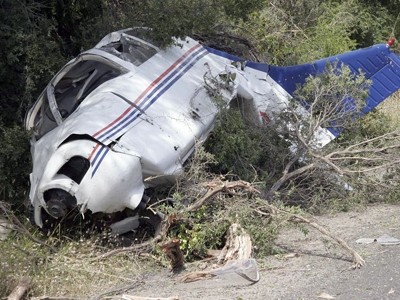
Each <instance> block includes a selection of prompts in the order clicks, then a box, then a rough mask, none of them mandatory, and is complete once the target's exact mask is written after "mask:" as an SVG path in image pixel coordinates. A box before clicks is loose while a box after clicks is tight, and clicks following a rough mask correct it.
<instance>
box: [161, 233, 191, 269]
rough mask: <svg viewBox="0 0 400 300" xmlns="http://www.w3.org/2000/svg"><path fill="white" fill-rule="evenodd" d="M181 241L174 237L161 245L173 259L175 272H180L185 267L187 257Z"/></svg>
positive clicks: (172, 263)
mask: <svg viewBox="0 0 400 300" xmlns="http://www.w3.org/2000/svg"><path fill="white" fill-rule="evenodd" d="M180 245H181V242H180V240H178V239H173V240H170V241H168V242H166V243H165V244H163V245H161V249H162V251H163V252H164V253H165V255H166V256H167V257H168V258H169V260H170V261H171V271H172V272H173V273H177V272H180V271H182V270H183V269H184V267H185V266H184V264H185V259H184V257H183V253H182V251H181V249H180Z"/></svg>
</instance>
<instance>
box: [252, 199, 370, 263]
mask: <svg viewBox="0 0 400 300" xmlns="http://www.w3.org/2000/svg"><path fill="white" fill-rule="evenodd" d="M266 206H267V207H268V208H269V209H270V210H271V212H273V213H283V214H286V215H288V216H289V217H290V218H289V221H292V222H297V223H299V222H300V223H305V224H308V225H310V226H311V227H313V228H315V229H316V230H318V231H319V232H321V233H322V234H324V235H326V236H328V237H330V238H331V239H333V240H335V241H336V242H337V243H338V244H339V245H340V246H342V247H343V248H344V249H345V250H347V251H348V252H350V254H351V255H352V258H353V264H354V268H360V267H362V266H364V265H365V260H364V259H363V258H362V257H361V256H360V255H359V254H358V253H357V252H356V251H355V250H354V249H353V248H351V247H350V246H349V245H348V244H347V243H346V241H345V240H343V239H342V238H340V237H338V236H336V235H335V234H333V233H332V232H330V231H329V230H328V229H326V228H324V227H323V226H322V225H320V224H318V223H317V222H314V221H311V220H309V219H307V218H305V217H303V216H300V215H298V214H293V213H291V212H288V211H285V210H283V209H279V208H277V207H275V206H273V205H270V204H266ZM255 211H256V212H257V213H259V214H261V215H267V214H266V213H265V212H262V211H260V210H255ZM268 216H269V214H268Z"/></svg>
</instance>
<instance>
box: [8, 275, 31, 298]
mask: <svg viewBox="0 0 400 300" xmlns="http://www.w3.org/2000/svg"><path fill="white" fill-rule="evenodd" d="M30 287H31V279H30V278H28V277H23V278H22V279H21V280H20V281H19V283H18V285H17V286H16V287H15V288H14V289H13V291H12V292H11V294H10V295H9V296H8V298H7V300H20V299H21V298H22V296H23V295H24V294H25V293H26V291H27V290H29V289H30Z"/></svg>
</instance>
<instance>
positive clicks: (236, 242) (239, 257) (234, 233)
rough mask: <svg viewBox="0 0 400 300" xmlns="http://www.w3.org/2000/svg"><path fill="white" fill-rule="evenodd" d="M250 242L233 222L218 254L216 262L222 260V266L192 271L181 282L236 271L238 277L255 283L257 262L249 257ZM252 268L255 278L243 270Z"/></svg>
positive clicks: (258, 276) (248, 237) (257, 277)
mask: <svg viewBox="0 0 400 300" xmlns="http://www.w3.org/2000/svg"><path fill="white" fill-rule="evenodd" d="M251 252H252V243H251V239H250V236H249V235H248V234H247V233H246V232H245V231H244V230H243V229H242V228H241V227H240V225H239V224H237V223H233V224H232V225H231V226H230V227H229V230H228V237H227V241H226V243H225V246H224V249H223V250H222V251H221V253H220V255H219V256H218V262H224V266H222V267H219V268H215V269H211V270H207V271H200V272H192V273H189V274H186V275H184V276H183V277H182V278H181V281H183V282H186V283H187V282H193V281H198V280H204V279H210V278H213V277H215V276H217V275H222V274H227V273H236V274H237V275H239V276H240V277H242V278H244V279H246V280H248V281H250V282H251V283H256V282H258V281H259V280H260V275H259V272H258V269H257V264H256V262H255V260H254V259H250V257H251ZM248 269H254V270H255V273H256V278H251V277H250V276H248V275H247V274H246V273H245V272H244V271H245V270H248Z"/></svg>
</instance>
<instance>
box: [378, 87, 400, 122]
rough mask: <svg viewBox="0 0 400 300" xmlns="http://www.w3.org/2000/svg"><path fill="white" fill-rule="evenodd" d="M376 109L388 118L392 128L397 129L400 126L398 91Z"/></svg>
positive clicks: (399, 97)
mask: <svg viewBox="0 0 400 300" xmlns="http://www.w3.org/2000/svg"><path fill="white" fill-rule="evenodd" d="M378 109H379V110H381V111H382V112H383V113H384V114H386V115H387V116H389V117H390V118H391V119H392V120H393V123H394V126H395V127H397V128H398V127H399V126H400V90H399V91H397V93H395V94H393V95H392V96H391V97H389V99H387V100H385V101H384V102H383V103H382V104H381V105H379V107H378Z"/></svg>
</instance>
